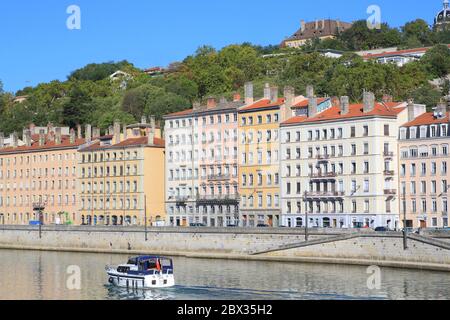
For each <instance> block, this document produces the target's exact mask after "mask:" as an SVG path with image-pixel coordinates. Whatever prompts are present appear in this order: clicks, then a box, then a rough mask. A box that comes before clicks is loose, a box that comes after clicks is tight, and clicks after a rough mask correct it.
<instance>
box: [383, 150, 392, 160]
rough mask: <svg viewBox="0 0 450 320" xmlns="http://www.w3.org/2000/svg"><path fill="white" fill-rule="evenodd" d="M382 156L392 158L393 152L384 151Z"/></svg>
mask: <svg viewBox="0 0 450 320" xmlns="http://www.w3.org/2000/svg"><path fill="white" fill-rule="evenodd" d="M383 156H384V157H385V158H392V157H393V156H394V152H392V151H386V150H385V151H384V152H383Z"/></svg>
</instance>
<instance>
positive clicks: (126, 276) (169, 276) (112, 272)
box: [106, 256, 175, 289]
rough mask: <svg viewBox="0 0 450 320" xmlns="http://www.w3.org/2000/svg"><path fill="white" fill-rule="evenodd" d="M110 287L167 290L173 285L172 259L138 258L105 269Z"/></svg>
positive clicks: (156, 257)
mask: <svg viewBox="0 0 450 320" xmlns="http://www.w3.org/2000/svg"><path fill="white" fill-rule="evenodd" d="M106 272H107V274H108V277H109V278H108V282H109V283H110V284H111V285H114V286H117V287H122V288H130V289H153V288H169V287H173V286H174V285H175V277H174V275H173V261H172V259H169V258H165V257H158V256H139V257H135V258H131V259H129V260H128V263H127V264H122V265H119V266H118V267H110V266H107V267H106Z"/></svg>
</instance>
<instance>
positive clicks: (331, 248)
mask: <svg viewBox="0 0 450 320" xmlns="http://www.w3.org/2000/svg"><path fill="white" fill-rule="evenodd" d="M38 230H39V229H38V227H35V226H0V249H2V248H3V249H23V250H45V251H68V252H94V253H96V252H97V253H120V254H130V255H131V254H149V253H151V254H161V255H168V256H185V257H190V258H211V259H239V260H261V261H283V262H310V263H328V264H351V265H378V266H386V267H398V268H412V269H427V270H438V271H450V234H448V233H439V234H430V235H425V236H424V235H422V236H419V235H415V234H412V235H410V236H409V237H408V249H407V250H403V238H402V234H401V233H395V232H393V233H375V232H369V231H366V230H360V231H356V232H355V230H313V231H310V236H309V241H308V242H307V243H306V242H305V236H304V230H302V229H234V228H229V229H208V228H198V229H197V228H195V229H189V228H150V229H148V232H147V237H146V235H145V232H144V229H143V228H123V227H68V226H44V227H43V228H42V233H41V237H39V231H38ZM146 238H147V239H146Z"/></svg>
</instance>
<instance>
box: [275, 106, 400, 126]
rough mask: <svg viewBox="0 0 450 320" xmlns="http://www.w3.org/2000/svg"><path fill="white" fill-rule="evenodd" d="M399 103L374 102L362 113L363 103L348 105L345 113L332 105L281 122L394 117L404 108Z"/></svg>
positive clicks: (287, 123)
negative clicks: (308, 114) (370, 108)
mask: <svg viewBox="0 0 450 320" xmlns="http://www.w3.org/2000/svg"><path fill="white" fill-rule="evenodd" d="M399 105H401V103H399V102H388V103H376V104H375V107H374V109H373V110H372V111H371V112H368V113H364V112H363V104H352V105H350V106H349V113H347V114H346V115H342V114H341V108H340V107H338V106H333V107H331V108H329V109H327V110H325V111H323V112H321V113H319V114H317V115H316V116H314V117H311V118H307V117H305V116H297V117H293V118H291V119H289V120H287V121H285V122H283V123H282V125H290V124H296V123H311V122H317V121H333V120H344V119H351V118H361V117H368V116H382V117H396V116H397V115H398V114H399V113H400V112H401V111H403V110H405V108H404V107H402V108H399V107H398V106H399Z"/></svg>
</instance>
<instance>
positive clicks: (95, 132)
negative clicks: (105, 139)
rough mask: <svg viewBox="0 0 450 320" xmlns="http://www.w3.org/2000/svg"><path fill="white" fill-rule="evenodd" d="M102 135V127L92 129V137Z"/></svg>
mask: <svg viewBox="0 0 450 320" xmlns="http://www.w3.org/2000/svg"><path fill="white" fill-rule="evenodd" d="M101 135H102V134H101V131H100V128H97V127H95V128H94V129H92V138H94V139H95V138H99V137H100V136H101Z"/></svg>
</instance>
